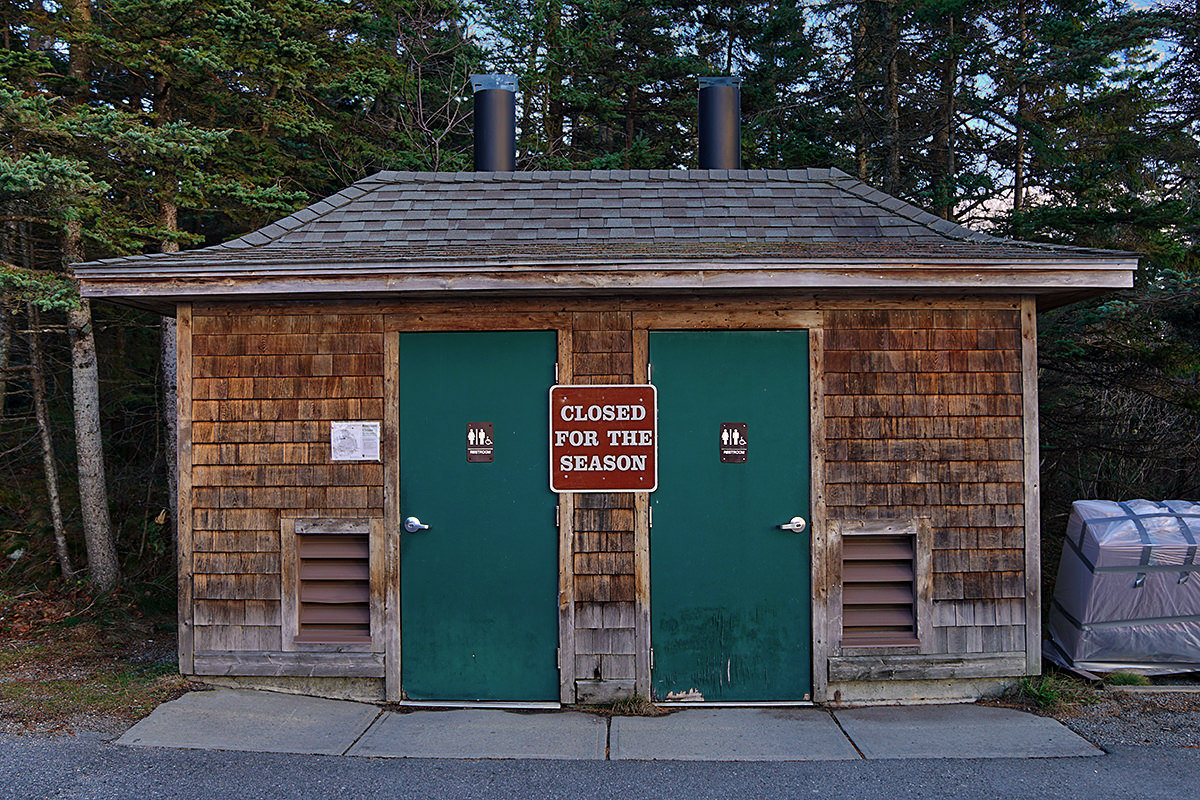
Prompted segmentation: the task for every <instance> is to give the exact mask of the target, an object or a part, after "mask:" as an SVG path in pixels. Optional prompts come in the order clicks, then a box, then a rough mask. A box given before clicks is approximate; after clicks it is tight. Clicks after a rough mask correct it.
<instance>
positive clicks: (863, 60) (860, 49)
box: [851, 3, 870, 181]
mask: <svg viewBox="0 0 1200 800" xmlns="http://www.w3.org/2000/svg"><path fill="white" fill-rule="evenodd" d="M856 14H857V16H858V18H857V19H856V20H855V24H854V37H853V42H852V43H851V50H852V58H853V66H852V67H851V71H852V73H853V75H852V77H851V80H852V81H853V82H854V108H855V112H856V114H857V121H858V132H857V133H856V135H855V137H854V162H855V166H856V167H857V170H858V179H859V180H860V181H866V180H867V179H868V178H869V177H870V176H869V174H868V168H869V162H868V160H867V94H866V89H865V88H864V87H865V85H866V82H867V10H866V8H865V7H864V4H863V3H859V4H858V9H857V11H856Z"/></svg>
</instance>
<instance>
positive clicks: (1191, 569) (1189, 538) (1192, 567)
mask: <svg viewBox="0 0 1200 800" xmlns="http://www.w3.org/2000/svg"><path fill="white" fill-rule="evenodd" d="M1198 550H1200V504H1197V503H1189V502H1184V501H1168V502H1162V503H1153V502H1150V501H1148V500H1130V501H1129V502H1125V503H1114V502H1110V501H1104V500H1084V501H1080V502H1077V503H1075V504H1074V505H1073V507H1072V511H1071V519H1070V522H1068V523H1067V536H1066V541H1065V542H1064V544H1063V554H1062V561H1061V562H1060V563H1059V568H1058V579H1057V581H1056V582H1055V584H1054V602H1053V604H1052V605H1051V607H1050V624H1049V633H1050V641H1051V644H1052V647H1051V648H1049V649H1048V652H1047V655H1048V656H1050V657H1051V658H1052V659H1054V660H1065V661H1066V663H1068V664H1069V665H1072V666H1075V667H1077V668H1080V669H1085V670H1090V671H1094V672H1111V671H1114V670H1118V669H1122V670H1135V671H1139V672H1146V673H1168V672H1190V671H1194V670H1200V574H1197V573H1200V558H1198V556H1197V551H1198ZM1055 650H1057V651H1058V652H1055Z"/></svg>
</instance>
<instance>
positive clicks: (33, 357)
mask: <svg viewBox="0 0 1200 800" xmlns="http://www.w3.org/2000/svg"><path fill="white" fill-rule="evenodd" d="M26 308H27V309H28V311H29V339H28V343H29V381H30V383H31V384H33V413H34V416H35V417H36V418H37V426H38V436H39V437H40V438H41V441H42V469H43V470H44V471H45V473H46V498H47V500H48V501H49V503H50V521H51V523H52V524H53V526H54V554H55V556H57V558H58V568H59V569H60V570H62V574H63V577H64V578H66V579H68V580H71V579H74V578H75V575H76V573H75V568H74V567H72V566H71V555H70V553H69V552H68V551H67V530H66V528H65V527H64V525H63V515H62V500H61V498H60V497H59V494H58V464H57V462H56V461H55V460H54V441H53V440H52V439H51V438H50V414H49V412H48V410H47V408H46V377H45V371H44V369H43V367H42V346H41V342H40V339H39V337H40V334H39V333H38V328H39V327H41V320H40V319H39V318H38V313H37V308H36V307H35V306H34V305H33V303H28V304H27V305H26Z"/></svg>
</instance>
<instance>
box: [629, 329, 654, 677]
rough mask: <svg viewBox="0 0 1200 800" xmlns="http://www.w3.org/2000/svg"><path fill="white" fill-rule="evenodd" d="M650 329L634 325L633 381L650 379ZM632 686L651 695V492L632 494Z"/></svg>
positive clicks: (640, 381) (647, 381)
mask: <svg viewBox="0 0 1200 800" xmlns="http://www.w3.org/2000/svg"><path fill="white" fill-rule="evenodd" d="M649 363H650V332H649V331H648V330H646V329H645V328H634V329H633V382H634V383H649V371H650V370H649ZM633 504H634V506H633V576H634V588H635V592H636V594H635V597H634V620H633V653H634V661H633V679H634V682H633V686H634V692H635V693H636V694H637V695H639V696H641V697H646V698H648V697H650V677H651V676H650V647H651V641H650V493H649V492H635V493H634V495H633Z"/></svg>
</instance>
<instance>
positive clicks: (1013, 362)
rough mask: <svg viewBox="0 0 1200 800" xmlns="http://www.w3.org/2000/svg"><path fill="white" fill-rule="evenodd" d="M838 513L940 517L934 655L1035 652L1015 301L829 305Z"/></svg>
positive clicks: (830, 463) (828, 397) (831, 463)
mask: <svg viewBox="0 0 1200 800" xmlns="http://www.w3.org/2000/svg"><path fill="white" fill-rule="evenodd" d="M825 370H826V372H825V414H826V419H825V425H826V436H827V441H826V457H827V460H826V470H827V473H826V474H827V484H828V485H827V489H826V491H827V502H828V514H829V518H830V519H831V520H846V521H852V520H859V519H871V518H879V517H884V518H886V517H894V518H898V519H905V518H917V517H929V518H930V520H931V523H932V531H933V573H934V574H933V600H934V607H933V641H932V642H927V643H925V646H924V647H922V651H923V652H930V653H997V652H1019V651H1024V649H1025V629H1024V624H1025V599H1024V598H1025V574H1024V570H1025V549H1024V548H1025V538H1024V537H1025V533H1024V530H1025V529H1024V524H1025V518H1024V513H1025V512H1024V505H1023V504H1024V496H1025V485H1024V481H1025V477H1024V475H1025V473H1024V463H1023V447H1024V439H1023V435H1024V434H1023V426H1022V394H1021V385H1022V384H1021V323H1020V318H1019V313H1018V311H1017V310H1016V308H1015V306H1014V308H1013V309H1012V310H1007V309H1003V310H1001V309H982V308H981V309H969V308H956V309H941V310H939V309H923V310H902V309H894V310H887V311H883V310H870V311H868V310H846V311H832V312H830V313H828V314H827V315H826V335H825Z"/></svg>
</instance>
